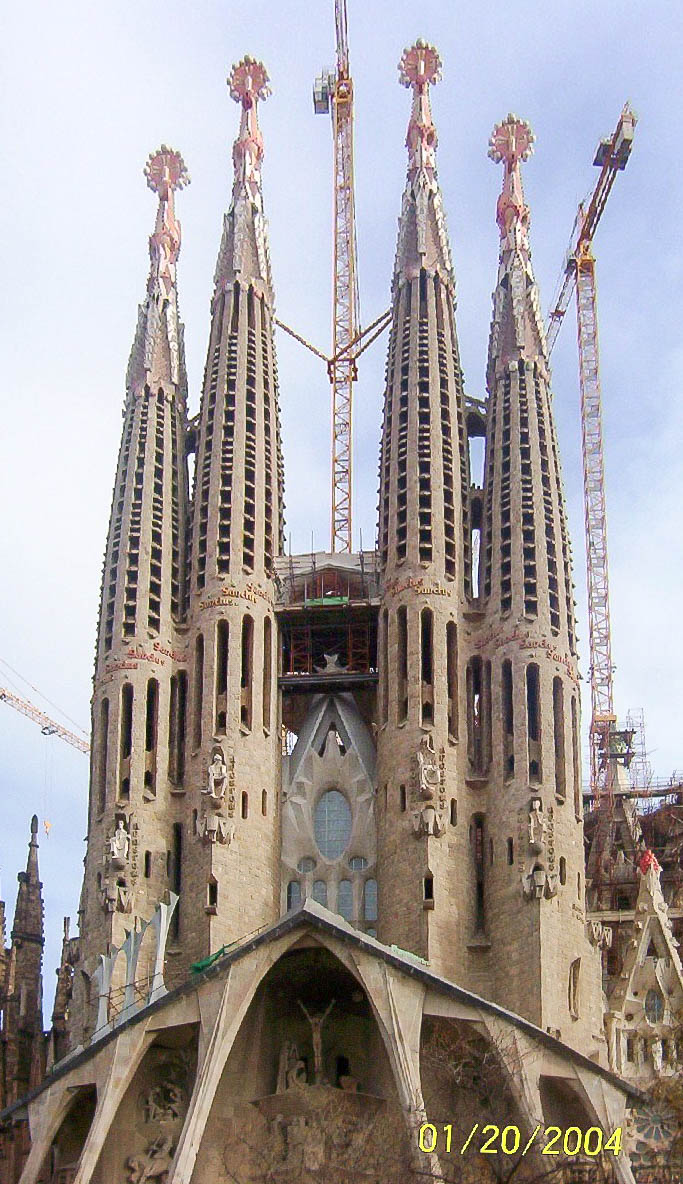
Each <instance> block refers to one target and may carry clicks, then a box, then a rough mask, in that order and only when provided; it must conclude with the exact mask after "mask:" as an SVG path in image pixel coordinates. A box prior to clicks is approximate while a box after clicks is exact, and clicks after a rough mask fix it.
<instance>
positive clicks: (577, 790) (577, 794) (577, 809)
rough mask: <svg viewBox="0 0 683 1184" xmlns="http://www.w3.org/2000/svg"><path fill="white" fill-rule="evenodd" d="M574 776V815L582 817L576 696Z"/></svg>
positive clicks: (574, 714)
mask: <svg viewBox="0 0 683 1184" xmlns="http://www.w3.org/2000/svg"><path fill="white" fill-rule="evenodd" d="M571 711H572V775H573V779H574V813H575V814H576V817H577V818H580V817H581V805H582V801H581V798H582V793H581V758H580V755H579V711H578V707H577V705H576V695H572V708H571Z"/></svg>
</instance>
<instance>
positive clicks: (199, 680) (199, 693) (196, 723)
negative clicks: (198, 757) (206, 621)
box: [192, 633, 204, 751]
mask: <svg viewBox="0 0 683 1184" xmlns="http://www.w3.org/2000/svg"><path fill="white" fill-rule="evenodd" d="M203 690H204V637H203V635H202V634H201V633H200V634H199V635H198V637H197V640H196V642H195V646H194V719H193V721H192V747H193V748H194V749H195V751H196V750H197V749H198V748H201V744H202V701H203Z"/></svg>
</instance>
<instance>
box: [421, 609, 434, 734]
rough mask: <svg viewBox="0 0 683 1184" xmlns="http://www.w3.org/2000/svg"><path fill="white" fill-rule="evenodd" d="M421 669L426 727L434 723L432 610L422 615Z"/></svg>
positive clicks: (423, 715) (425, 610) (424, 610)
mask: <svg viewBox="0 0 683 1184" xmlns="http://www.w3.org/2000/svg"><path fill="white" fill-rule="evenodd" d="M420 667H421V703H422V723H423V725H424V724H431V723H433V722H434V614H433V613H432V610H431V609H430V608H423V610H422V612H421V613H420Z"/></svg>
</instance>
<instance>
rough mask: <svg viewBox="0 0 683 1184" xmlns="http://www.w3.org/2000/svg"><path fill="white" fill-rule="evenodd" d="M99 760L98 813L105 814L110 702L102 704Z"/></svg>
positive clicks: (106, 700)
mask: <svg viewBox="0 0 683 1184" xmlns="http://www.w3.org/2000/svg"><path fill="white" fill-rule="evenodd" d="M99 742H100V743H99V760H98V766H97V812H98V814H102V813H104V808H105V805H106V801H107V754H108V749H109V700H108V699H103V700H102V702H101V703H100V735H99Z"/></svg>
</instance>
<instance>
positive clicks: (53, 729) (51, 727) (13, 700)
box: [0, 687, 90, 752]
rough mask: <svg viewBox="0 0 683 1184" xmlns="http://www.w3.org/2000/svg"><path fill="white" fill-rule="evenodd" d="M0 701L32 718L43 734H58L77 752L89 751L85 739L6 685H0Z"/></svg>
mask: <svg viewBox="0 0 683 1184" xmlns="http://www.w3.org/2000/svg"><path fill="white" fill-rule="evenodd" d="M0 701H2V702H3V703H7V705H8V706H9V707H13V708H14V710H15V711H20V712H21V714H22V715H25V716H27V717H28V718H29V719H32V720H33V722H34V723H36V724H38V726H39V727H40V730H41V732H42V733H43V735H44V736H59V738H60V739H61V740H66V742H67V744H71V745H72V746H73V747H74V748H77V749H78V751H79V752H90V745H89V744H88V742H87V740H83V739H81V737H80V736H77V735H76V734H75V732H70V731H69V729H68V728H64V727H62V725H61V724H58V723H56V722H55V720H53V719H50V716H49V715H46V714H45V712H44V711H40V710H39V709H38V708H37V707H35V706H34V704H33V703H29V701H28V699H20V698H19V696H18V695H14V694H13V693H12V691H8V690H7V689H6V687H0Z"/></svg>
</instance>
